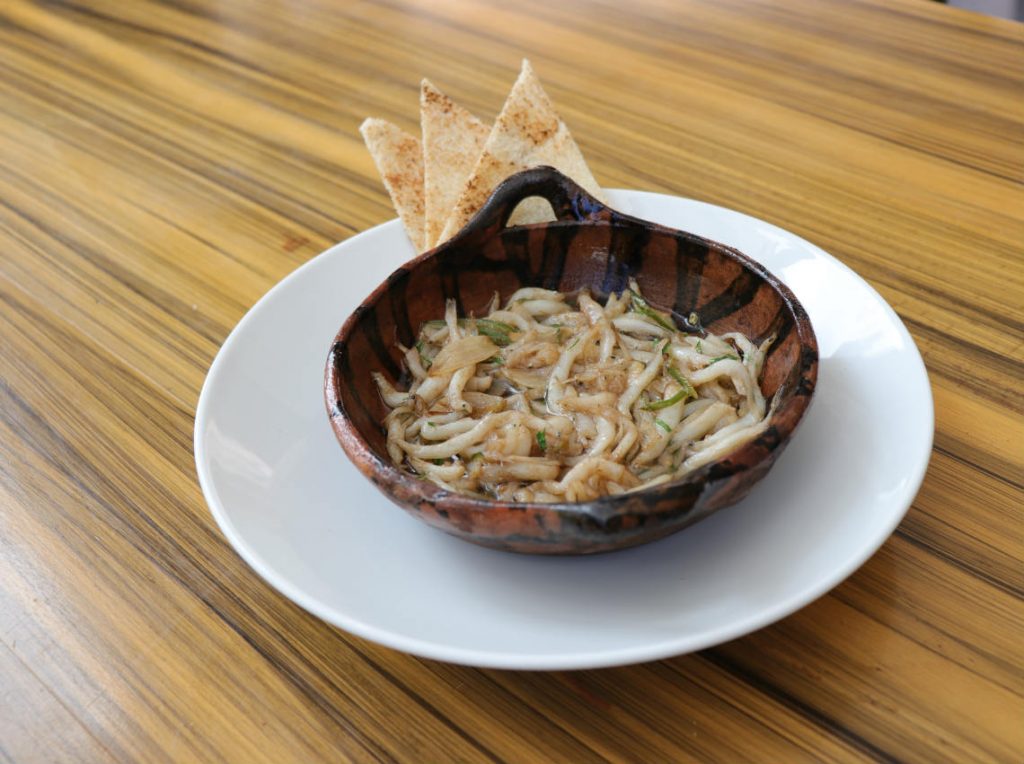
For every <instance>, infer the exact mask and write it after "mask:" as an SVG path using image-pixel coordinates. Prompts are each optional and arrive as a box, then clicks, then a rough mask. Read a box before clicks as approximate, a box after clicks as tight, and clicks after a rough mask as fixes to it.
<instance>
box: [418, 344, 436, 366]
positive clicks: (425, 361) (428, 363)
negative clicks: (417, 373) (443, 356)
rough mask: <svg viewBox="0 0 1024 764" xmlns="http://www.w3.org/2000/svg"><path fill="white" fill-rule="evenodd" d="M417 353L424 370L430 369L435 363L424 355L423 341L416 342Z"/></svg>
mask: <svg viewBox="0 0 1024 764" xmlns="http://www.w3.org/2000/svg"><path fill="white" fill-rule="evenodd" d="M416 352H417V353H419V354H420V363H421V364H422V365H423V368H424V369H429V368H430V366H431V364H432V363H433V361H431V360H430V359H429V358H427V357H426V356H425V355H423V340H416Z"/></svg>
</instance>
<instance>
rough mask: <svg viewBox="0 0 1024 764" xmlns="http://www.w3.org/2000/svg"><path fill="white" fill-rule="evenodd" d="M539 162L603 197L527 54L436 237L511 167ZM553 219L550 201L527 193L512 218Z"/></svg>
mask: <svg viewBox="0 0 1024 764" xmlns="http://www.w3.org/2000/svg"><path fill="white" fill-rule="evenodd" d="M538 165H551V166H552V167H554V168H556V169H558V170H561V171H562V172H563V173H565V174H566V175H568V176H569V177H570V178H572V179H573V180H575V181H576V182H577V183H579V184H580V185H581V186H583V187H584V188H585V189H586V190H587V191H589V192H590V193H592V194H594V195H595V196H597V197H598V198H601V199H603V198H604V196H603V194H602V193H601V189H600V188H599V187H598V185H597V181H596V180H594V176H593V175H592V174H591V172H590V168H588V167H587V163H586V162H585V161H584V159H583V154H581V153H580V149H579V147H578V146H577V145H576V142H575V141H574V140H573V139H572V136H571V135H570V134H569V128H567V127H566V126H565V123H564V122H562V120H560V119H559V118H558V114H557V113H555V109H554V107H553V106H552V104H551V99H549V98H548V95H547V93H545V92H544V89H543V88H542V87H541V84H540V81H539V80H538V79H537V75H536V74H534V71H533V67H531V66H530V62H529V61H527V60H525V59H524V60H523V69H522V71H521V72H520V74H519V79H517V80H516V83H515V85H513V86H512V90H511V92H510V93H509V94H508V98H507V99H506V100H505V105H504V106H503V107H502V109H501V114H499V115H498V118H497V120H495V122H494V127H493V128H492V129H491V134H490V135H489V136H487V142H486V143H485V144H484V149H483V153H482V154H481V155H480V159H479V160H477V163H476V167H474V168H473V173H472V175H470V177H469V178H468V179H467V181H466V183H465V186H464V187H463V190H462V194H461V196H460V197H459V201H458V203H457V204H456V205H455V208H454V209H453V210H452V213H451V215H450V216H449V217H448V220H447V221H445V226H444V230H443V231H442V233H441V237H440V239H439V240H438V241H439V242H441V241H446V240H447V239H449V238H451V237H452V236H454V235H455V234H456V233H457V232H458V231H459V229H461V228H462V227H463V226H464V225H465V224H466V223H467V222H468V221H469V219H470V218H471V217H472V216H473V215H474V214H475V213H476V212H477V210H479V209H480V207H482V206H483V204H484V202H485V201H487V198H488V197H489V196H490V194H491V191H493V190H494V188H495V186H497V185H498V184H499V183H500V182H501V181H503V180H504V179H505V178H507V177H508V176H509V175H512V174H513V173H516V172H519V171H520V170H526V169H529V168H530V167H536V166H538ZM550 219H551V206H550V205H549V204H548V203H547V202H544V201H542V200H540V199H528V200H527V201H526V202H524V203H523V204H522V205H520V207H519V208H518V209H517V210H516V214H515V215H514V216H513V219H512V221H511V222H513V223H536V222H541V221H544V220H550Z"/></svg>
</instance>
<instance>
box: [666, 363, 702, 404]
mask: <svg viewBox="0 0 1024 764" xmlns="http://www.w3.org/2000/svg"><path fill="white" fill-rule="evenodd" d="M668 375H669V376H670V377H672V379H674V380H675V381H676V382H678V383H679V386H680V387H681V388H683V392H684V393H686V397H687V398H696V397H697V391H696V390H694V389H693V385H691V384H690V380H688V379H687V378H686V377H684V376H683V375H682V374H680V373H679V369H677V368H676V367H675V366H672V365H669V367H668Z"/></svg>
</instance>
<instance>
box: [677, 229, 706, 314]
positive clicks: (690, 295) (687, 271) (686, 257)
mask: <svg viewBox="0 0 1024 764" xmlns="http://www.w3.org/2000/svg"><path fill="white" fill-rule="evenodd" d="M707 256H708V248H707V247H706V246H705V245H704V244H703V243H701V242H699V241H697V240H695V239H691V238H689V237H680V238H679V239H677V240H676V261H677V262H678V263H680V264H681V266H682V268H681V271H680V272H679V273H677V274H676V298H675V301H674V302H673V303H672V312H673V313H674V314H675V315H677V316H688V315H690V313H691V312H694V311H696V310H697V309H698V305H697V297H698V295H699V294H700V288H701V285H702V284H703V277H702V274H703V271H704V263H705V262H706V261H707Z"/></svg>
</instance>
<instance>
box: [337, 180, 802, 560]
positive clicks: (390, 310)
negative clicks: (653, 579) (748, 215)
mask: <svg viewBox="0 0 1024 764" xmlns="http://www.w3.org/2000/svg"><path fill="white" fill-rule="evenodd" d="M530 196H541V197H543V198H545V199H547V200H548V201H549V202H551V205H552V208H553V209H554V210H555V214H556V216H557V218H558V219H557V220H556V221H555V222H552V223H544V224H537V225H530V226H520V227H512V228H509V227H506V223H507V221H508V219H509V216H510V215H511V213H512V211H513V210H514V209H515V207H516V205H517V204H518V203H519V202H520V201H522V200H523V199H525V198H527V197H530ZM631 277H632V278H636V280H637V282H638V283H639V286H640V288H641V290H642V291H643V294H644V296H645V297H646V298H647V299H648V300H649V301H650V302H651V303H652V304H653V305H655V306H656V307H658V308H660V309H662V310H666V311H670V312H671V313H672V314H673V316H675V317H676V319H677V323H678V324H679V325H680V326H683V318H682V317H684V316H688V315H689V314H690V312H691V311H695V312H696V313H697V314H698V315H699V316H700V319H701V322H702V323H703V325H704V327H705V328H706V329H708V330H710V331H712V332H715V333H718V334H720V333H723V332H729V331H740V332H743V333H744V334H746V335H747V336H748V337H751V338H756V341H760V340H762V339H764V338H766V337H767V336H768V335H770V334H772V333H776V334H777V336H778V339H777V340H776V342H775V343H774V344H773V346H772V347H771V349H770V350H769V352H768V356H767V358H766V360H765V366H764V372H763V374H762V379H761V389H762V391H763V392H764V395H765V397H766V399H771V397H772V396H774V395H775V394H776V393H778V394H779V399H778V402H777V405H776V410H775V413H774V415H773V418H772V422H771V425H770V426H769V427H768V428H767V429H766V431H765V432H764V433H763V434H762V435H761V436H759V437H758V438H757V439H755V440H753V441H751V442H749V443H747V444H745V445H743V446H741V447H740V448H739V449H738V450H737V451H735V452H733V453H732V454H731V455H729V456H727V457H725V458H723V459H721V460H719V461H717V462H713V463H711V464H707V465H705V466H704V467H702V468H700V469H698V470H696V471H694V472H692V473H690V474H688V475H686V476H685V477H684V478H683V479H681V480H679V481H677V482H675V483H669V484H663V485H659V486H655V487H653V488H649V489H645V490H641V491H637V492H635V493H627V494H620V495H618V496H609V497H604V498H600V499H597V500H595V501H590V502H583V503H562V504H539V503H537V504H535V503H506V502H500V501H489V500H484V499H477V498H472V497H469V496H463V495H460V494H455V493H451V492H449V491H445V490H443V489H441V488H439V487H438V486H436V485H434V484H433V483H430V482H428V481H426V480H422V479H420V478H417V477H415V476H413V475H411V474H409V473H406V472H404V471H402V470H400V469H399V468H397V467H396V466H395V465H394V464H393V463H392V462H391V460H390V458H389V457H388V455H387V452H386V450H385V433H384V430H383V428H382V425H381V422H382V421H383V419H384V416H385V414H386V413H387V409H386V407H385V405H384V403H383V401H382V400H381V399H380V396H379V395H378V393H377V390H376V387H375V385H374V383H373V380H372V379H371V377H370V372H371V371H373V370H381V371H382V372H383V373H384V374H385V376H387V377H388V378H389V379H390V380H391V381H392V382H396V381H397V380H399V378H400V377H401V376H402V359H401V355H400V353H399V351H398V349H397V348H396V347H395V343H396V342H399V341H400V342H402V343H403V344H405V345H406V346H409V345H412V344H413V342H414V339H415V332H416V330H417V329H418V327H419V326H420V324H421V323H422V322H423V321H427V320H430V319H436V318H438V317H439V316H442V315H444V306H445V299H446V298H449V297H452V298H455V300H456V301H457V304H458V309H459V315H467V314H469V313H470V312H476V313H477V314H478V315H479V314H480V313H481V311H482V310H483V309H484V307H485V306H486V305H487V303H488V301H489V300H490V299H491V296H492V295H493V294H494V292H495V290H497V291H498V292H499V293H500V294H501V297H502V298H503V299H504V298H507V297H508V296H509V295H510V294H511V293H512V292H514V291H515V290H516V289H518V288H520V287H524V286H540V287H544V288H547V289H557V290H560V291H563V292H575V291H576V290H579V289H582V288H587V289H589V290H590V292H591V293H592V294H593V295H594V296H595V298H602V299H604V298H606V297H607V296H608V295H609V294H610V293H611V292H620V291H621V290H623V289H624V288H626V287H627V285H628V280H629V279H630V278H631ZM817 374H818V346H817V342H816V340H815V337H814V331H813V330H812V329H811V323H810V321H809V320H808V317H807V314H806V313H805V312H804V309H803V308H802V307H801V305H800V303H799V302H797V299H796V298H795V297H794V296H793V294H792V292H790V291H789V289H787V288H786V287H785V286H784V285H783V284H782V283H780V282H779V281H778V279H776V278H775V277H774V276H772V275H771V274H770V273H768V271H766V270H765V269H764V268H763V267H762V266H760V265H759V264H757V263H756V262H754V261H753V260H751V259H750V258H748V257H746V256H744V255H743V254H741V253H739V252H737V251H736V250H734V249H731V248H729V247H726V246H723V245H721V244H717V243H715V242H713V241H708V240H706V239H703V238H701V237H699V236H695V235H693V234H690V233H685V232H683V231H676V230H673V229H671V228H666V227H663V226H660V225H655V224H653V223H649V222H645V221H643V220H638V219H637V218H633V217H630V216H628V215H623V214H620V213H618V212H615V211H614V210H611V209H609V208H607V207H605V206H604V205H602V204H601V203H600V202H598V201H597V200H596V199H594V198H593V197H591V196H589V195H588V194H587V193H586V192H585V191H583V190H582V189H581V188H580V187H579V186H577V185H576V184H575V183H573V182H572V181H571V180H569V179H568V178H566V177H565V176H564V175H562V174H561V173H559V172H557V171H556V170H553V169H551V168H547V167H544V168H536V169H533V170H528V171H526V172H522V173H519V174H518V175H514V176H512V177H510V178H509V179H508V180H506V181H505V182H504V183H502V184H501V185H500V186H498V188H497V189H495V191H494V193H493V195H492V196H491V198H490V200H489V201H488V202H487V204H486V205H485V206H484V207H483V209H481V210H480V212H479V213H478V214H477V215H476V217H475V218H473V220H472V221H470V222H469V223H468V224H467V225H466V227H465V228H464V229H463V230H462V231H461V232H460V233H459V234H458V235H457V236H456V237H455V238H453V239H451V240H450V241H448V242H447V243H445V244H443V245H441V246H440V247H438V248H437V249H434V250H433V251H431V252H427V253H425V254H423V255H420V256H419V257H417V258H415V259H414V260H411V261H410V262H408V263H406V264H405V265H403V266H402V267H401V268H399V269H398V270H396V271H395V272H394V273H392V274H391V276H390V277H389V278H388V279H387V281H385V282H384V283H383V284H381V285H380V286H379V287H377V289H376V290H374V292H373V294H371V295H370V296H369V297H368V298H366V300H365V301H364V302H363V303H362V305H360V306H359V307H358V308H357V309H356V310H355V312H354V313H353V314H352V315H351V316H350V317H349V318H348V320H347V321H346V322H345V324H344V326H342V327H341V331H340V332H338V336H337V338H336V339H335V342H334V345H333V346H332V347H331V350H330V354H329V356H328V359H327V372H326V379H325V391H324V392H325V399H326V403H327V410H328V413H329V415H330V419H331V424H332V426H333V428H334V432H335V434H336V435H337V437H338V441H339V442H340V443H341V447H342V448H343V449H344V451H345V453H346V454H347V455H348V457H349V459H351V460H352V462H353V463H354V464H355V465H356V467H358V468H359V470H360V471H361V472H362V473H363V474H364V475H365V476H366V477H368V478H369V479H370V480H371V481H372V482H373V484H374V485H375V486H376V487H377V488H378V489H379V490H380V491H381V493H383V494H384V495H385V496H387V497H388V498H389V499H391V501H393V502H394V503H395V504H397V505H398V506H400V507H402V508H403V509H405V510H406V511H408V512H410V513H411V514H413V515H414V516H416V517H418V518H420V519H421V520H423V521H424V522H427V523H429V524H430V525H432V526H434V527H435V528H440V529H441V530H443V531H446V532H448V533H451V534H453V535H455V536H458V537H460V538H462V539H465V540H467V541H472V542H474V543H476V544H482V545H484V546H489V547H495V548H498V549H506V550H511V551H516V552H528V553H537V554H587V553H591V552H603V551H608V550H612V549H618V548H621V547H628V546H633V545H635V544H641V543H644V542H647V541H651V540H653V539H657V538H660V537H662V536H666V535H668V534H670V533H674V532H675V531H678V530H680V529H681V528H685V527H686V526H688V525H691V524H693V523H695V522H697V521H698V520H700V519H702V518H704V517H707V516H708V515H709V514H711V513H712V512H714V511H715V510H718V509H721V508H722V507H726V506H729V505H730V504H734V503H735V502H737V501H739V500H740V499H742V498H743V497H744V496H746V494H747V493H748V492H749V491H750V489H751V488H752V487H753V485H754V484H755V483H757V481H759V480H760V479H761V478H763V477H764V476H765V475H766V474H767V473H768V470H769V469H771V467H772V464H774V462H775V460H776V459H777V458H778V457H779V454H781V453H782V451H783V449H784V448H785V447H786V444H787V443H788V441H789V439H790V437H791V436H792V434H793V431H794V429H795V428H796V426H797V424H798V423H799V421H800V418H801V417H802V416H803V413H804V411H805V410H806V409H807V406H808V404H809V403H810V400H811V395H812V393H813V391H814V385H815V381H816V379H817Z"/></svg>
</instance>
